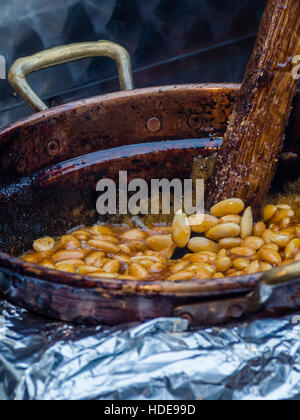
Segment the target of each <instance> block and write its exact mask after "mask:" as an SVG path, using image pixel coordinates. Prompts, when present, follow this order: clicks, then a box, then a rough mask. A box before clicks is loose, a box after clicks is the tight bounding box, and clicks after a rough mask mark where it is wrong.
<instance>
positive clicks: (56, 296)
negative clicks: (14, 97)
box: [0, 85, 300, 324]
mask: <svg viewBox="0 0 300 420" xmlns="http://www.w3.org/2000/svg"><path fill="white" fill-rule="evenodd" d="M238 89H239V86H238V85H184V86H169V87H162V88H149V89H142V90H132V91H126V92H124V91H123V92H119V93H113V94H109V95H106V96H102V97H95V98H90V99H87V100H83V101H79V102H76V103H71V104H67V105H65V106H62V107H58V108H54V109H51V110H46V111H43V112H41V113H39V114H36V115H34V116H32V117H30V118H27V119H25V120H23V121H20V122H18V123H16V124H14V125H12V126H10V127H8V128H6V129H4V130H2V131H1V132H0V167H1V172H0V206H1V212H0V249H1V251H2V252H1V253H0V290H1V292H2V293H3V294H4V296H6V297H7V298H8V299H9V300H11V301H12V302H14V303H16V304H19V305H22V306H24V307H26V308H28V309H29V310H32V311H35V312H38V313H40V314H44V315H46V316H50V317H52V318H56V319H61V320H65V321H72V322H79V323H92V324H95V323H102V322H105V323H109V324H116V323H121V322H127V321H137V320H146V319H150V318H154V317H160V316H174V315H180V316H184V317H187V318H188V319H190V321H191V323H192V324H196V323H197V321H199V322H200V323H201V324H205V323H206V322H205V319H204V318H203V314H205V313H207V311H208V310H209V311H210V312H211V313H213V312H214V311H215V310H218V311H219V313H220V314H221V313H222V308H223V310H224V311H225V312H226V313H224V315H223V317H222V316H219V317H218V319H215V318H213V319H211V317H210V316H207V317H206V321H207V323H215V322H222V321H228V320H229V319H230V318H232V319H237V318H238V319H239V318H242V317H243V316H244V315H245V314H246V315H249V312H253V311H255V312H256V311H258V310H261V315H266V314H271V315H279V314H281V313H284V312H286V311H293V310H295V309H297V308H299V306H300V285H299V284H298V285H297V282H296V283H295V282H293V283H292V284H290V283H289V284H287V285H286V286H283V287H282V288H281V289H280V292H278V291H276V292H275V293H274V294H272V296H270V298H269V299H268V300H267V301H266V302H263V303H264V306H263V308H262V309H261V307H260V305H258V306H257V307H255V310H254V309H253V307H251V308H250V309H249V307H248V306H247V305H246V306H244V307H243V305H242V306H238V310H237V309H236V303H237V302H238V301H237V300H236V299H239V298H240V296H242V298H243V299H244V297H245V295H247V293H250V292H252V291H253V290H254V289H255V288H256V287H257V285H258V284H259V280H260V279H261V274H258V275H250V276H244V277H241V278H226V279H215V280H214V279H213V280H205V281H203V280H201V281H193V282H190V281H185V282H172V283H171V282H166V281H164V279H155V280H153V281H151V282H143V281H124V280H122V281H121V280H107V279H97V280H95V279H89V278H87V277H84V276H79V275H73V274H66V273H63V272H57V271H52V270H49V269H46V268H42V267H38V266H36V265H32V264H29V263H26V262H24V261H21V260H19V259H18V258H16V256H17V255H20V254H21V253H22V252H24V251H26V250H27V249H29V248H30V247H31V244H32V242H33V240H34V239H36V238H37V237H41V236H44V235H46V234H47V235H61V234H63V233H64V232H66V231H67V230H68V229H71V228H73V227H75V226H78V225H82V224H91V223H95V222H97V221H98V220H99V216H98V215H97V213H96V209H95V204H96V198H97V193H96V184H97V182H98V181H99V180H100V179H101V178H112V179H116V180H117V179H118V176H119V171H121V170H127V171H128V176H129V180H130V178H137V177H138V178H143V179H146V180H151V179H156V178H157V177H158V174H159V178H164V177H165V178H170V179H173V178H181V179H185V178H189V177H190V170H191V166H192V161H193V158H194V157H198V156H203V157H207V158H209V157H212V156H214V155H215V153H216V151H217V149H218V147H219V146H220V144H221V141H220V140H218V139H217V138H218V137H222V135H223V134H224V132H225V130H226V124H227V120H228V117H229V115H230V113H231V111H232V109H233V104H234V100H235V97H236V94H237V92H238ZM299 104H300V95H299V94H298V95H297V97H296V99H295V106H294V110H293V114H292V117H291V123H290V126H289V129H288V133H287V141H286V150H284V154H283V159H282V161H281V164H280V167H279V174H280V177H281V179H284V180H285V181H289V180H292V178H294V179H295V178H296V177H298V176H299V170H298V169H296V168H297V167H298V162H299V154H298V153H299V152H300V150H299V142H298V140H299V138H300V128H299V115H300V109H299ZM203 138H206V140H203ZM181 139H186V140H181ZM210 139H211V140H210ZM167 140H169V141H168V142H167ZM291 168H294V169H293V172H291ZM298 272H299V269H298V271H297V270H295V273H296V274H297V273H298ZM283 274H284V273H281V275H283ZM293 277H295V275H294V276H293ZM296 277H297V275H296ZM299 277H300V275H299ZM228 298H230V299H231V300H232V301H233V303H232V305H231V304H229V306H228V300H227V299H228ZM223 299H224V305H223V306H222V303H220V302H222V300H223ZM200 302H206V303H207V302H211V303H210V306H209V309H208V307H207V306H206V307H203V306H202V310H201V309H200V312H201V311H202V312H201V314H199V311H198V313H197V311H194V308H195V307H194V306H193V309H192V310H190V306H191V305H195V304H197V303H200ZM220 305H221V306H220ZM230 305H231V306H230ZM185 308H186V310H185ZM224 308H225V309H224Z"/></svg>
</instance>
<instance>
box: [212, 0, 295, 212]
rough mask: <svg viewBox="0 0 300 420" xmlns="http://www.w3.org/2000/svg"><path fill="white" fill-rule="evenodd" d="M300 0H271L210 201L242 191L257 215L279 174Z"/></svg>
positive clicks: (240, 195)
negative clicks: (278, 168)
mask: <svg viewBox="0 0 300 420" xmlns="http://www.w3.org/2000/svg"><path fill="white" fill-rule="evenodd" d="M299 31H300V1H299V0H269V1H268V4H267V7H266V10H265V13H264V16H263V19H262V23H261V26H260V30H259V34H258V37H257V41H256V44H255V47H254V51H253V54H252V57H251V60H250V62H249V65H248V67H247V70H246V75H245V78H244V81H243V84H242V88H241V91H240V94H239V96H238V98H237V101H236V104H235V107H234V111H233V113H232V115H231V118H230V121H229V125H228V129H227V132H226V134H225V137H224V142H223V145H222V147H221V149H220V151H219V154H218V158H217V162H216V166H215V171H214V177H213V181H212V185H211V186H210V188H209V194H208V195H207V199H208V200H207V205H208V206H212V205H213V204H215V203H216V202H218V201H220V200H223V199H226V198H231V197H237V198H241V199H243V200H244V201H245V202H246V204H247V205H251V206H252V208H253V212H254V215H255V217H256V218H258V217H259V216H260V211H261V206H262V204H263V201H264V199H265V196H266V194H267V192H268V190H269V188H270V184H271V181H272V179H273V176H274V174H275V171H276V168H277V163H278V158H279V153H280V151H281V148H282V145H283V141H284V133H285V130H286V126H287V123H288V119H289V115H290V111H291V105H292V100H293V97H294V95H295V92H296V86H297V80H296V78H295V71H294V72H293V67H294V66H295V64H293V58H294V57H295V56H296V55H298V54H300V33H299Z"/></svg>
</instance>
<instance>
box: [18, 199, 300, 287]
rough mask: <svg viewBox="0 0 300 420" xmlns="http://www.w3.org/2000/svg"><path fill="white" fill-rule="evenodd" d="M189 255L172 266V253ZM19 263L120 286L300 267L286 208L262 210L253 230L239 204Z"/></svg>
mask: <svg viewBox="0 0 300 420" xmlns="http://www.w3.org/2000/svg"><path fill="white" fill-rule="evenodd" d="M176 247H178V248H186V247H187V248H188V249H189V251H190V252H189V253H187V254H186V255H185V256H184V257H183V258H182V259H180V260H172V259H171V258H172V256H173V254H174V251H175V248H176ZM21 259H23V260H24V261H27V262H29V263H33V264H39V265H41V266H43V267H45V268H49V269H55V270H60V271H64V272H68V273H73V274H75V273H77V274H81V275H84V276H88V277H94V278H95V277H98V278H111V279H124V280H147V281H148V280H149V281H150V280H155V279H156V280H158V279H159V280H168V281H179V280H192V279H198V280H199V279H200V280H201V279H208V278H214V279H218V278H223V277H228V276H231V277H235V276H242V275H246V274H255V273H259V272H263V271H268V270H271V269H272V268H274V267H278V266H281V265H286V264H291V263H293V262H294V261H297V260H300V224H298V223H297V220H296V215H295V211H294V210H293V209H292V207H291V206H290V205H287V204H278V205H267V206H266V207H265V208H264V210H263V221H260V222H258V223H256V224H255V225H254V224H253V216H252V211H251V207H248V208H246V209H245V205H244V203H243V201H242V200H240V199H236V198H233V199H229V200H225V201H222V202H220V203H218V204H216V205H215V206H214V207H212V208H211V210H210V214H204V215H197V214H196V215H193V216H190V217H188V216H187V215H186V214H184V213H178V214H177V215H176V216H175V217H174V221H173V225H172V227H169V226H164V227H154V226H151V227H149V228H148V229H147V230H141V229H130V228H129V227H126V228H124V227H122V228H120V227H114V226H100V225H95V226H91V227H81V228H78V229H76V230H74V231H72V232H70V233H69V234H67V235H64V236H62V237H60V238H56V239H53V238H51V237H46V238H42V239H38V240H36V241H35V242H34V244H33V250H32V251H30V252H29V253H26V254H24V255H23V256H22V257H21Z"/></svg>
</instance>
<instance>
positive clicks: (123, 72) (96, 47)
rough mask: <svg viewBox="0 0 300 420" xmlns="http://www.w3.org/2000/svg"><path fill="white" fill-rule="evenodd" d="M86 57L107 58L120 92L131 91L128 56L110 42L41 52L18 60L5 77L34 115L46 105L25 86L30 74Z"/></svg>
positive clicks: (45, 107) (69, 46)
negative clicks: (112, 63) (112, 62)
mask: <svg viewBox="0 0 300 420" xmlns="http://www.w3.org/2000/svg"><path fill="white" fill-rule="evenodd" d="M88 57H109V58H112V59H113V60H115V61H116V63H117V66H118V72H119V80H120V87H121V90H132V89H133V88H134V85H133V77H132V66H131V61H130V56H129V54H128V52H127V51H126V50H125V48H123V47H121V46H120V45H118V44H115V43H113V42H109V41H98V42H81V43H78V44H71V45H65V46H61V47H56V48H52V49H50V50H46V51H41V52H39V53H37V54H34V55H32V56H30V57H23V58H19V59H18V60H17V61H16V62H15V63H14V64H13V66H12V68H11V69H10V71H9V74H8V80H9V82H10V84H11V86H12V87H13V88H14V89H15V91H16V92H17V93H18V94H19V95H20V96H21V97H22V98H23V100H24V102H25V103H26V104H27V105H29V106H30V108H32V109H33V111H45V110H47V109H48V107H47V105H46V104H45V103H44V102H43V101H42V100H41V99H40V98H39V97H38V95H37V94H36V93H35V92H34V91H33V90H32V89H31V87H30V86H29V84H28V82H27V79H26V78H27V76H28V75H29V74H30V73H33V72H36V71H38V70H42V69H45V68H48V67H52V66H56V65H59V64H64V63H70V62H72V61H75V60H81V59H83V58H88Z"/></svg>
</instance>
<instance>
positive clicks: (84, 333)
mask: <svg viewBox="0 0 300 420" xmlns="http://www.w3.org/2000/svg"><path fill="white" fill-rule="evenodd" d="M0 314H1V317H0V399H1V400H8V399H17V400H27V399H30V400H62V399H67V400H75V399H103V400H108V399H114V400H120V399H125V400H133V399H159V400H164V399H171V400H184V399H192V400H193V399H194V400H212V399H220V400H228V399H229V400H230V399H234V400H251V399H264V400H267V399H271V400H278V399H279V400H281V399H299V398H300V371H299V363H300V322H299V323H298V324H297V321H300V317H296V316H293V317H287V318H284V319H272V320H271V319H267V320H262V321H255V322H252V323H245V324H240V325H238V326H234V327H226V328H209V329H199V330H193V331H191V330H188V323H187V321H185V320H181V319H168V318H167V319H165V318H164V319H158V320H155V321H150V322H147V323H144V324H141V325H131V326H128V325H126V326H123V327H118V328H112V329H111V328H107V327H101V326H100V327H94V328H87V327H81V326H79V327H74V326H71V325H68V324H62V323H53V322H50V321H47V320H45V319H43V318H38V317H34V316H32V315H31V314H29V313H28V312H27V311H25V310H23V309H19V308H16V307H14V306H12V305H10V304H8V303H6V302H4V301H1V300H0Z"/></svg>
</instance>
